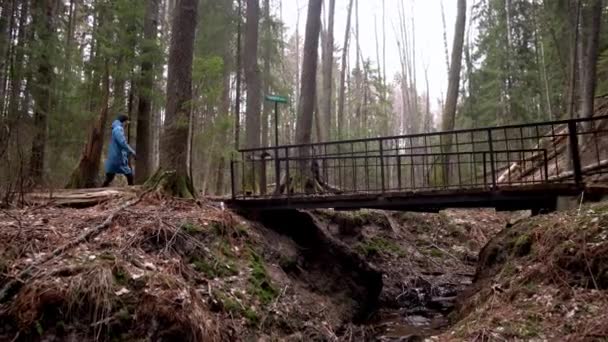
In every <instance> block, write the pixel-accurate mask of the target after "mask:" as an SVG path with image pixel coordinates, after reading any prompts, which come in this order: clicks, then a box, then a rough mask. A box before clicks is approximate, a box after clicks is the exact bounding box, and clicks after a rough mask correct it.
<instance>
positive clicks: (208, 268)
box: [190, 256, 238, 278]
mask: <svg viewBox="0 0 608 342" xmlns="http://www.w3.org/2000/svg"><path fill="white" fill-rule="evenodd" d="M190 264H192V267H193V268H194V269H195V270H196V271H197V272H200V273H203V274H205V275H206V276H207V277H208V278H224V277H230V276H234V275H237V274H238V271H237V269H236V265H235V264H234V263H232V262H230V261H226V262H220V261H215V262H211V263H210V262H208V261H207V260H205V259H202V258H199V257H196V256H194V257H191V258H190Z"/></svg>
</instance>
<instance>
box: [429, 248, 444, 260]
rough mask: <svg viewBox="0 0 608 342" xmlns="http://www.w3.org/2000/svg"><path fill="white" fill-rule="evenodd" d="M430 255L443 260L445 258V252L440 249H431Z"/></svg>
mask: <svg viewBox="0 0 608 342" xmlns="http://www.w3.org/2000/svg"><path fill="white" fill-rule="evenodd" d="M429 254H430V255H431V256H432V257H434V258H441V257H443V252H442V251H441V250H439V249H438V248H435V247H433V248H431V249H430V251H429Z"/></svg>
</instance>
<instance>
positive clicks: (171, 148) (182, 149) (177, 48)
mask: <svg viewBox="0 0 608 342" xmlns="http://www.w3.org/2000/svg"><path fill="white" fill-rule="evenodd" d="M197 10H198V0H181V1H179V3H178V4H177V6H176V8H175V11H174V15H173V25H172V36H171V47H170V49H169V64H168V77H167V110H166V118H165V128H164V132H163V135H162V138H161V139H162V141H161V156H160V167H161V170H162V171H163V172H158V173H157V174H156V175H155V176H153V177H152V178H151V181H154V180H158V179H159V177H164V176H168V178H167V179H166V180H164V182H165V183H164V185H163V186H164V189H165V190H166V191H169V192H170V193H171V194H173V195H175V196H178V197H186V198H189V197H190V198H191V197H194V196H195V192H194V187H193V185H192V180H191V178H190V175H189V168H188V153H187V150H188V149H187V146H188V139H189V134H188V132H189V127H190V111H191V106H192V104H191V102H190V101H191V100H192V63H193V55H194V34H195V31H196V25H197ZM152 184H153V183H152Z"/></svg>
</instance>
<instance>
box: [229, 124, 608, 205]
mask: <svg viewBox="0 0 608 342" xmlns="http://www.w3.org/2000/svg"><path fill="white" fill-rule="evenodd" d="M606 126H608V116H603V117H595V118H586V119H573V120H562V121H552V122H541V123H532V124H523V125H510V126H501V127H489V128H481V129H466V130H457V131H451V132H437V133H425V134H415V135H402V136H391V137H379V138H370V139H355V140H344V141H333V142H327V143H315V144H305V145H286V146H278V147H263V148H256V149H243V150H239V151H238V152H237V153H236V154H235V155H234V157H233V159H232V162H231V182H232V191H233V192H232V196H233V199H241V200H244V199H257V198H278V197H285V198H290V197H308V196H327V195H345V194H356V193H364V194H383V193H408V192H418V191H436V190H459V189H463V190H469V189H491V190H497V189H500V188H503V187H517V186H527V185H539V184H551V183H571V184H575V185H581V186H582V184H583V182H585V181H586V180H587V179H593V177H596V178H597V177H600V176H601V175H603V174H606V173H608V171H607V169H606V167H608V148H607V147H608V130H607V127H606ZM589 177H591V178H589Z"/></svg>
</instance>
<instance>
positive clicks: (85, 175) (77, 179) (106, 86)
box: [66, 65, 110, 189]
mask: <svg viewBox="0 0 608 342" xmlns="http://www.w3.org/2000/svg"><path fill="white" fill-rule="evenodd" d="M109 94H110V72H109V67H108V66H107V65H106V71H105V76H104V80H103V102H102V108H101V110H100V112H99V117H98V118H97V122H95V124H94V125H93V129H92V130H91V133H90V135H89V139H88V140H87V144H86V145H85V148H84V150H83V151H82V156H81V157H80V161H79V162H78V166H77V167H76V169H75V170H74V172H73V173H72V176H71V177H70V181H69V182H68V184H67V185H66V188H68V189H82V188H94V187H96V186H98V184H97V177H98V175H99V164H100V160H101V151H102V150H103V143H104V137H105V134H106V133H107V132H106V122H107V121H108V112H109V97H110V96H109Z"/></svg>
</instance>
